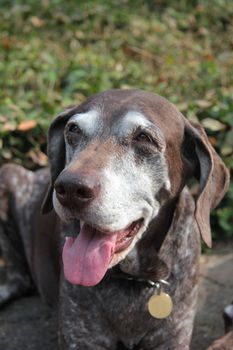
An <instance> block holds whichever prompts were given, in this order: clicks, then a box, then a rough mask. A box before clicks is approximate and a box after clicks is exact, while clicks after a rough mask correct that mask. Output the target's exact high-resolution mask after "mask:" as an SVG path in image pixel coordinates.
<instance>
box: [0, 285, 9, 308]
mask: <svg viewBox="0 0 233 350" xmlns="http://www.w3.org/2000/svg"><path fill="white" fill-rule="evenodd" d="M11 299H12V292H11V291H10V288H9V286H8V285H7V284H3V285H1V286H0V307H2V306H3V305H5V304H6V303H7V302H8V301H10V300H11Z"/></svg>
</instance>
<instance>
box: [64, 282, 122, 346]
mask: <svg viewBox="0 0 233 350" xmlns="http://www.w3.org/2000/svg"><path fill="white" fill-rule="evenodd" d="M96 294H97V293H96V291H95V290H93V288H86V287H80V286H75V285H71V284H69V283H68V282H66V281H62V282H61V290H60V304H59V308H60V310H59V344H60V347H59V348H60V349H61V350H71V349H72V350H93V349H95V350H110V349H111V350H116V349H117V342H118V339H117V337H116V335H115V334H114V330H113V329H112V328H111V324H109V322H108V321H107V318H106V315H105V313H104V311H103V310H102V308H101V304H100V301H99V300H98V297H97V295H96Z"/></svg>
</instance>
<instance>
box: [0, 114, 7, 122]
mask: <svg viewBox="0 0 233 350" xmlns="http://www.w3.org/2000/svg"><path fill="white" fill-rule="evenodd" d="M6 121H7V117H5V116H4V115H1V114H0V123H5V122H6Z"/></svg>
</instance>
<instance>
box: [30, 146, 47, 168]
mask: <svg viewBox="0 0 233 350" xmlns="http://www.w3.org/2000/svg"><path fill="white" fill-rule="evenodd" d="M28 155H29V157H30V158H31V159H32V161H33V162H34V163H35V164H38V165H40V166H45V165H47V164H48V158H47V156H46V154H44V153H43V152H41V151H40V150H39V149H36V150H30V151H29V153H28Z"/></svg>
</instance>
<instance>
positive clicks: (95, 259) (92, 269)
mask: <svg viewBox="0 0 233 350" xmlns="http://www.w3.org/2000/svg"><path fill="white" fill-rule="evenodd" d="M142 223H143V219H139V220H137V221H134V222H132V223H131V224H130V225H128V226H127V227H126V228H125V229H123V230H119V231H115V232H112V231H106V230H102V229H99V228H96V227H93V226H91V225H89V224H88V223H81V225H80V226H81V229H80V233H79V235H78V236H77V237H76V238H74V237H66V242H65V245H64V248H63V254H62V258H63V265H64V274H65V277H66V279H67V280H68V281H69V282H70V283H73V284H79V285H84V286H94V285H96V284H98V283H99V282H100V281H101V280H102V278H103V277H104V275H105V273H106V271H107V270H108V268H109V266H110V264H111V261H112V259H113V257H114V256H115V255H116V254H119V253H121V252H123V251H125V250H126V249H127V248H129V246H130V245H131V243H132V242H133V239H134V238H135V236H136V235H137V233H138V232H139V230H140V228H141V226H142Z"/></svg>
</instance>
